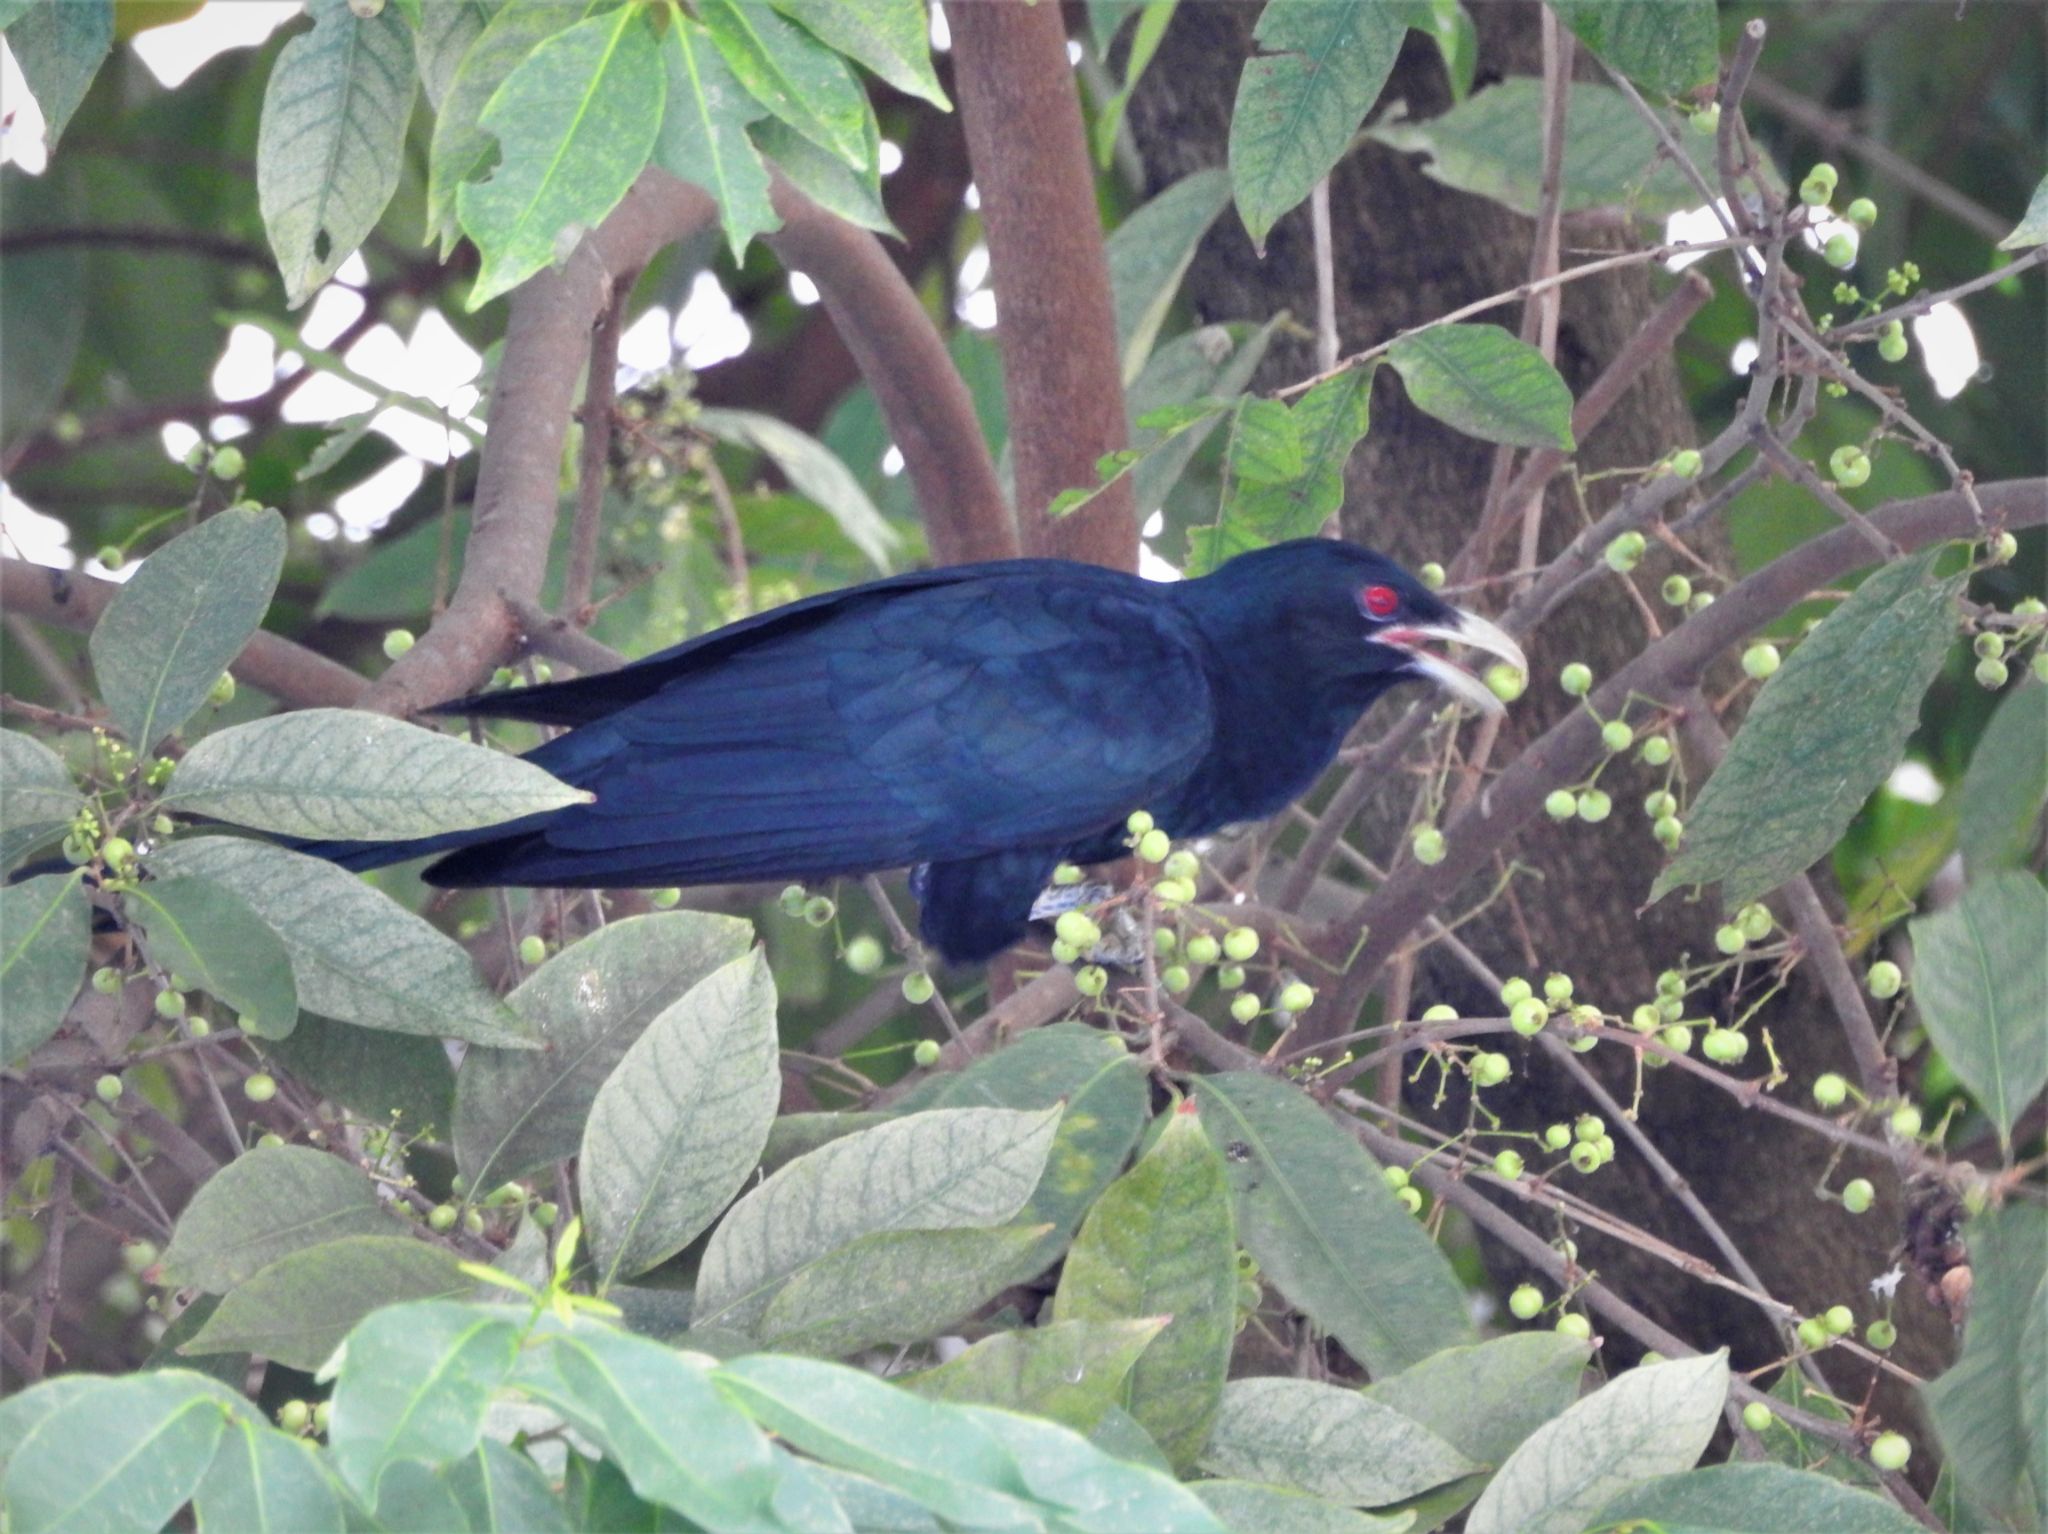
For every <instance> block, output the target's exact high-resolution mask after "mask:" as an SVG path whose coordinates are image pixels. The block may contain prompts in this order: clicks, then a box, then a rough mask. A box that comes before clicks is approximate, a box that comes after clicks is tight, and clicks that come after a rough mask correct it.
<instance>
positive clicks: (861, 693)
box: [432, 570, 1211, 884]
mask: <svg viewBox="0 0 2048 1534" xmlns="http://www.w3.org/2000/svg"><path fill="white" fill-rule="evenodd" d="M1202 660H1203V651H1202V648H1201V641H1200V640H1199V638H1198V637H1197V636H1195V635H1194V634H1193V631H1192V630H1191V628H1190V627H1189V626H1188V624H1187V621H1186V620H1185V619H1184V618H1183V617H1182V616H1181V615H1180V614H1179V613H1178V612H1177V611H1176V610H1175V609H1174V608H1173V607H1172V605H1171V604H1168V603H1166V602H1163V601H1160V600H1158V599H1157V598H1156V597H1154V596H1153V595H1152V594H1151V593H1150V592H1148V591H1147V589H1146V588H1145V587H1143V586H1142V585H1139V584H1138V583H1135V582H1130V581H1098V580H1094V579H1092V578H1076V577H1075V576H1073V575H1072V574H1071V573H1063V574H1062V575H1061V576H1060V577H1059V578H1056V579H1055V578H1048V577H1047V576H1046V575H1045V574H1044V573H1043V571H1042V570H1040V571H1027V572H1025V573H1022V574H1016V575H1004V576H995V575H986V574H985V575H983V576H981V577H979V578H976V579H973V580H963V581H957V582H952V583H946V584H938V585H930V586H923V587H918V588H914V589H910V590H900V589H899V590H890V591H887V592H877V591H873V590H870V592H869V593H868V594H867V595H865V596H864V597H863V598H862V599H861V600H858V601H849V602H845V603H842V604H840V605H839V606H838V607H837V608H835V609H834V610H833V611H831V612H829V613H827V614H825V615H824V616H823V617H822V618H820V619H819V620H818V621H815V622H809V623H804V624H800V625H795V626H790V627H787V628H782V629H776V628H765V629H761V630H757V631H756V637H755V638H754V639H753V640H752V642H742V643H733V644H729V645H728V646H727V647H726V649H725V650H724V652H723V653H722V654H721V655H720V656H719V657H718V659H717V661H716V663H715V664H702V665H690V666H687V667H685V668H683V669H682V670H681V671H680V673H679V674H676V675H673V676H672V677H671V678H670V679H669V680H668V681H667V682H666V683H665V684H664V685H663V686H661V687H660V688H659V689H657V690H655V691H653V692H651V693H649V694H648V695H646V696H645V697H642V698H641V699H639V700H638V701H636V702H633V703H630V704H628V705H627V706H625V707H623V708H619V709H617V710H616V711H615V712H612V713H610V714H608V715H606V716H605V717H603V718H601V719H598V720H597V721H595V722H593V723H591V724H587V725H585V726H583V727H582V728H580V729H578V730H576V731H574V732H572V733H571V734H569V735H566V736H563V737H562V738H560V739H559V740H556V741H552V742H550V743H549V744H548V745H546V746H543V747H541V748H540V750H538V751H536V752H535V753H533V759H534V760H535V761H536V762H538V763H539V764H540V765H542V766H545V767H547V768H548V769H549V770H550V771H551V772H554V773H555V774H556V775H557V776H558V777H561V778H564V779H565V780H567V781H568V782H571V783H573V784H575V785H577V786H579V787H583V788H587V789H590V790H591V791H592V792H594V793H595V794H596V795H597V799H596V802H595V803H592V804H589V805H582V806H576V807H573V808H571V809H568V810H564V811H561V812H559V813H557V814H555V815H553V816H551V817H550V818H549V820H548V821H547V823H546V824H545V825H544V826H542V827H540V828H538V829H536V830H534V831H531V832H529V833H527V834H525V835H523V836H520V837H516V838H511V839H508V840H506V841H503V842H497V843H491V844H486V845H484V846H480V847H475V848H471V849H468V850H466V851H464V852H461V853H457V854H456V855H455V856H454V857H453V858H451V859H449V860H448V861H447V862H446V863H445V864H444V865H437V867H436V868H435V869H434V870H433V871H432V877H434V878H435V879H436V880H437V882H438V881H443V880H445V881H447V882H460V883H488V882H504V883H536V884H545V883H599V882H613V883H619V884H631V883H636V882H638V883H691V882H697V883H704V882H711V881H714V880H729V879H754V878H783V877H797V876H801V875H805V874H810V875H825V874H832V873H851V872H859V871H865V870H870V869H878V868H889V867H895V866H900V865H903V864H909V863H916V862H922V861H926V860H931V859H948V858H959V857H968V856H975V855H978V854H981V853H987V852H995V851H1000V850H1004V849H1007V848H1014V847H1021V846H1032V845H1036V846H1043V847H1050V846H1058V845H1063V844H1065V843H1067V842H1071V841H1073V840H1076V839H1078V838H1081V837H1084V836H1093V835H1097V834H1099V833H1100V832H1102V831H1103V830H1105V829H1107V828H1108V827H1109V826H1111V825H1113V824H1115V823H1116V822H1117V821H1118V820H1120V819H1121V818H1122V817H1123V816H1124V815H1125V814H1126V813H1127V812H1128V811H1129V810H1130V809H1132V808H1133V807H1136V806H1139V805H1142V804H1145V803H1146V802H1147V801H1148V800H1156V799H1157V798H1160V797H1163V796H1164V795H1165V794H1166V793H1167V792H1168V791H1170V790H1171V789H1172V788H1173V787H1174V786H1175V785H1177V784H1179V783H1180V782H1181V781H1183V780H1184V779H1185V778H1186V776H1187V775H1188V774H1189V773H1190V772H1191V771H1192V770H1193V769H1194V768H1195V766H1196V765H1197V764H1198V763H1199V762H1200V761H1201V760H1202V758H1203V757H1204V756H1205V755H1206V754H1207V753H1208V750H1209V747H1210V731H1211V712H1210V699H1209V685H1208V681H1207V677H1206V674H1205V672H1204V669H1203V665H1202Z"/></svg>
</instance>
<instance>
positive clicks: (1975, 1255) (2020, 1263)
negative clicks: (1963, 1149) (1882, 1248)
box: [1924, 1202, 2048, 1529]
mask: <svg viewBox="0 0 2048 1534" xmlns="http://www.w3.org/2000/svg"><path fill="white" fill-rule="evenodd" d="M1963 1241H1964V1244H1965V1245H1966V1246H1967V1247H1968V1249H1969V1253H1970V1272H1971V1275H1972V1277H1973V1279H1974V1282H1973V1283H1972V1285H1971V1288H1970V1318H1969V1322H1968V1324H1967V1325H1966V1326H1965V1327H1964V1329H1963V1348H1962V1353H1961V1355H1960V1356H1959V1357H1958V1358H1957V1359H1956V1361H1955V1363H1954V1364H1953V1365H1951V1366H1950V1367H1949V1369H1948V1372H1947V1373H1945V1374H1943V1375H1941V1376H1940V1378H1938V1379H1936V1380H1933V1381H1932V1382H1930V1383H1929V1384H1928V1385H1927V1386H1926V1387H1925V1390H1924V1394H1925V1396H1926V1399H1927V1406H1928V1410H1929V1411H1930V1413H1931V1414H1932V1415H1933V1418H1934V1429H1935V1432H1936V1433H1937V1434H1939V1435H1940V1438H1941V1447H1942V1450H1943V1452H1944V1453H1945V1454H1946V1455H1947V1460H1948V1466H1947V1468H1948V1469H1949V1470H1951V1471H1953V1472H1954V1474H1955V1477H1956V1481H1957V1483H1958V1485H1959V1487H1960V1488H1961V1491H1962V1493H1963V1496H1964V1497H1965V1499H1967V1500H1968V1501H1969V1502H1970V1503H1971V1504H1972V1505H1973V1506H1975V1507H1977V1508H1980V1509H1982V1510H1983V1512H1984V1513H1986V1514H1990V1515H1992V1516H1993V1517H1996V1518H1998V1519H2001V1520H2003V1521H2004V1522H2005V1524H2006V1526H2008V1527H2010V1528H2015V1529H2034V1528H2039V1527H2040V1526H2041V1514H2042V1512H2043V1511H2044V1508H2043V1506H2042V1504H2043V1503H2044V1501H2048V1491H2043V1490H2041V1489H2040V1488H2039V1487H2037V1486H2034V1485H2033V1484H2032V1477H2031V1474H2030V1469H2029V1467H2030V1465H2031V1464H2039V1463H2040V1461H2041V1459H2042V1457H2043V1449H2042V1446H2041V1444H2040V1443H2039V1441H2038V1440H2036V1441H2035V1442H2033V1443H2032V1444H2030V1443H2029V1442H2028V1436H2029V1435H2028V1423H2029V1419H2030V1418H2031V1419H2032V1421H2033V1422H2034V1423H2035V1424H2038V1423H2039V1421H2040V1418H2039V1414H2038V1408H2034V1407H2031V1406H2030V1403H2028V1402H2027V1401H2026V1399H2025V1397H2024V1396H2023V1395H2022V1393H2021V1384H2022V1380H2023V1379H2024V1378H2025V1376H2026V1372H2027V1371H2025V1370H2023V1369H2021V1368H2019V1367H2016V1365H2015V1361H2016V1360H2019V1359H2021V1358H2023V1357H2024V1356H2025V1347H2026V1343H2027V1339H2028V1333H2029V1330H2030V1328H2031V1330H2032V1332H2033V1334H2034V1335H2035V1336H2039V1335H2040V1332H2041V1323H2039V1322H2038V1321H2034V1320H2033V1319H2032V1317H2031V1315H2030V1312H2032V1311H2034V1310H2035V1308H2036V1307H2037V1306H2038V1304H2039V1296H2040V1292H2041V1288H2042V1285H2043V1283H2044V1282H2048V1211H2044V1210H2043V1209H2041V1207H2040V1206H2039V1205H2036V1204H2025V1203H2019V1202H2014V1203H2009V1204H2007V1205H2006V1206H2005V1207H2004V1208H2003V1209H1998V1210H1994V1211H1992V1212H1991V1213H1989V1214H1984V1215H1980V1216H1978V1217H1977V1218H1976V1219H1974V1220H1972V1221H1971V1222H1970V1223H1969V1225H1968V1226H1967V1227H1965V1229H1964V1231H1963Z"/></svg>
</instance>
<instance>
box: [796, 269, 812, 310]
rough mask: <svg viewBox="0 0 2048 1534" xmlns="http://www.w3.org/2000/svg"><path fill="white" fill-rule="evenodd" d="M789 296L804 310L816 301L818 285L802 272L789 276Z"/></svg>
mask: <svg viewBox="0 0 2048 1534" xmlns="http://www.w3.org/2000/svg"><path fill="white" fill-rule="evenodd" d="M789 296H790V297H791V298H793V299H795V300H796V301H797V302H798V303H800V304H802V305H803V306H804V307H805V308H806V309H808V308H810V306H811V305H812V304H814V303H816V302H817V301H818V298H819V294H818V285H817V284H816V283H815V282H813V281H811V279H810V278H808V277H806V276H805V275H804V274H803V273H802V272H791V273H790V274H789Z"/></svg>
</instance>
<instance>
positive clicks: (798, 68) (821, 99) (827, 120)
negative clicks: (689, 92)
mask: <svg viewBox="0 0 2048 1534" xmlns="http://www.w3.org/2000/svg"><path fill="white" fill-rule="evenodd" d="M697 13H698V15H699V16H701V17H702V18H703V21H704V25H705V26H707V27H708V28H710V30H711V36H712V37H713V39H715V40H716V42H717V44H718V51H719V52H720V53H722V54H724V55H725V61H726V63H728V64H730V65H731V66H732V72H733V74H734V75H736V76H737V77H738V78H739V82H740V83H741V84H742V85H744V86H745V87H746V88H747V89H748V90H749V91H751V92H752V93H753V95H754V97H755V98H756V99H757V100H758V101H760V103H761V104H762V105H763V106H765V107H767V108H768V110H769V111H771V112H773V113H774V114H775V115H776V116H777V117H779V118H781V119H782V121H784V122H786V123H788V124H789V125H790V126H791V127H792V128H794V129H796V131H797V132H799V133H801V134H802V135H803V136H804V137H805V138H807V139H809V140H810V141H811V142H812V143H814V144H816V145H817V146H818V147H819V148H820V149H824V150H827V151H829V152H830V153H832V154H834V155H836V156H838V157H839V158H840V159H842V160H844V161H845V162H846V163H847V164H848V165H850V166H852V167H853V168H854V169H855V170H865V169H866V168H867V167H868V166H869V165H870V164H871V163H872V162H873V156H874V148H873V146H872V144H871V143H870V141H869V139H868V135H867V124H868V120H869V118H870V117H871V116H872V115H873V109H872V108H871V107H870V106H869V105H868V98H867V92H866V91H864V90H862V89H861V85H860V81H859V80H857V79H855V78H854V74H853V71H852V70H851V69H849V68H847V67H846V62H845V60H843V59H841V58H840V57H839V55H838V54H836V53H834V52H833V51H832V50H831V49H830V48H827V47H825V46H824V45H823V44H822V43H820V42H819V41H818V40H817V39H816V38H815V37H813V36H811V34H810V33H808V32H806V31H805V30H804V29H803V28H802V27H799V26H797V25H795V24H794V23H792V22H790V21H788V20H786V19H785V18H783V17H782V16H779V15H777V14H776V13H775V12H774V11H772V10H770V9H769V8H768V7H767V6H766V5H763V4H760V3H759V0H702V3H701V4H700V5H699V6H698V8H697Z"/></svg>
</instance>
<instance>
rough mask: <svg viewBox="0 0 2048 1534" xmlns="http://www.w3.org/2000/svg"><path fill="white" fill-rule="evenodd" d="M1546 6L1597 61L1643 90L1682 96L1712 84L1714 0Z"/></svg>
mask: <svg viewBox="0 0 2048 1534" xmlns="http://www.w3.org/2000/svg"><path fill="white" fill-rule="evenodd" d="M1551 8H1552V9H1553V10H1555V11H1556V12H1557V19H1558V20H1559V21H1561V22H1563V23H1564V24H1565V25H1566V26H1568V27H1570V28H1571V29H1572V31H1573V33H1574V34H1575V35H1576V36H1577V37H1578V39H1579V41H1580V42H1582V43H1584V44H1585V45H1586V47H1587V48H1589V49H1591V50H1592V52H1593V53H1594V54H1595V55H1596V56H1597V57H1598V58H1600V59H1601V61H1602V62H1604V63H1606V64H1608V65H1610V66H1612V67H1613V68H1614V69H1615V70H1617V71H1619V72H1620V73H1622V74H1625V75H1627V76H1628V77H1629V78H1630V79H1631V80H1633V81H1635V83H1636V84H1638V85H1640V86H1641V87H1642V88H1643V89H1644V90H1646V91H1654V92H1656V93H1658V94H1661V95H1665V96H1678V95H1682V94H1684V93H1685V92H1686V91H1689V90H1691V89H1692V88H1693V87H1694V86H1696V85H1709V84H1712V83H1713V79H1714V75H1715V73H1716V72H1717V71H1718V70H1719V68H1720V65H1721V49H1720V38H1719V35H1718V29H1717V26H1716V23H1715V19H1714V0H1556V3H1555V4H1554V5H1553V6H1552V7H1551ZM1573 89H1574V92H1576V90H1577V87H1576V86H1574V87H1573Z"/></svg>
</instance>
